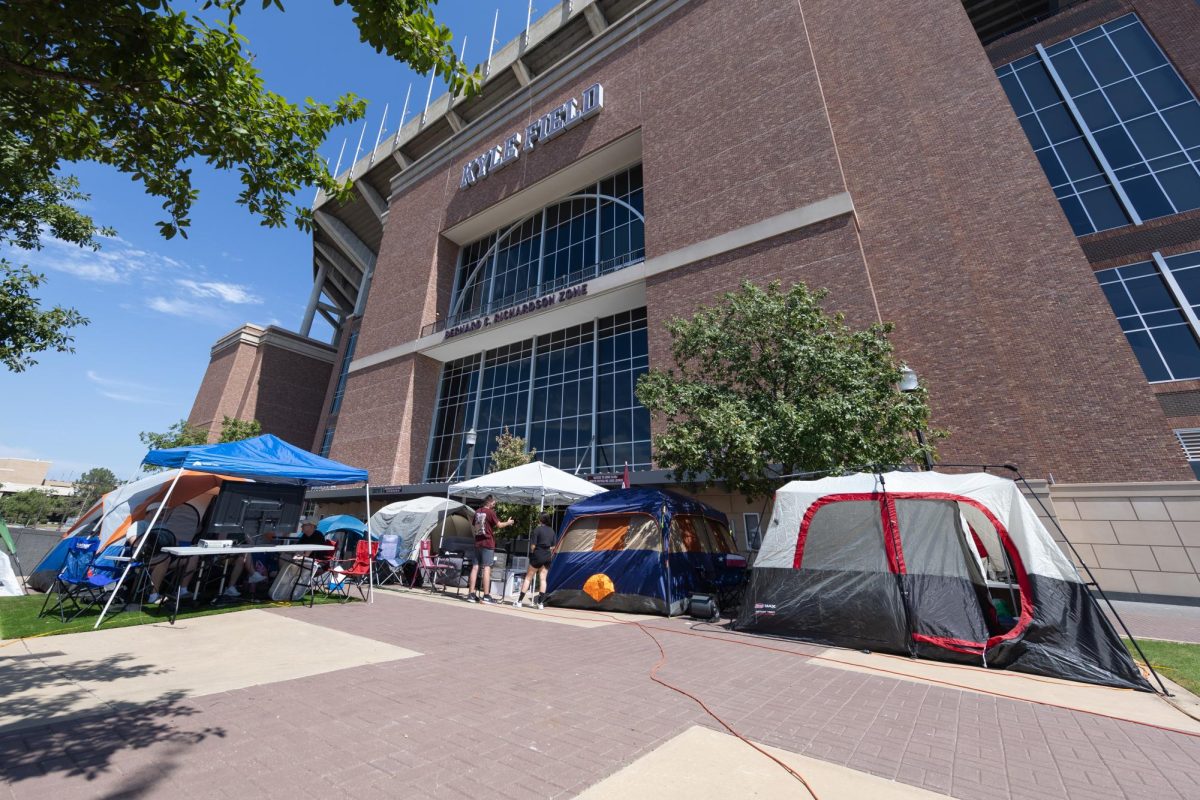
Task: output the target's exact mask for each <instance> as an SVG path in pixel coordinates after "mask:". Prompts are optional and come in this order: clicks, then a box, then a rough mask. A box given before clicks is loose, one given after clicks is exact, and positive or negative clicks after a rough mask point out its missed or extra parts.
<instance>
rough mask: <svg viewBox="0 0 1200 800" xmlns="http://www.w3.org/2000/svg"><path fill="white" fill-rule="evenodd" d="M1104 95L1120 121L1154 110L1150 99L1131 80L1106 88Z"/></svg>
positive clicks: (1134, 81)
mask: <svg viewBox="0 0 1200 800" xmlns="http://www.w3.org/2000/svg"><path fill="white" fill-rule="evenodd" d="M1104 94H1105V96H1106V97H1108V102H1110V103H1112V107H1113V108H1114V109H1115V110H1116V112H1117V116H1119V117H1120V118H1121V119H1134V118H1135V117H1140V116H1142V115H1143V114H1149V113H1150V112H1151V111H1153V110H1154V106H1153V105H1151V104H1150V99H1149V98H1148V97H1146V93H1145V92H1144V91H1142V87H1141V86H1139V85H1138V82H1137V81H1136V80H1134V79H1133V78H1129V79H1128V80H1124V81H1121V82H1120V83H1114V84H1113V85H1112V86H1106V87H1105V88H1104Z"/></svg>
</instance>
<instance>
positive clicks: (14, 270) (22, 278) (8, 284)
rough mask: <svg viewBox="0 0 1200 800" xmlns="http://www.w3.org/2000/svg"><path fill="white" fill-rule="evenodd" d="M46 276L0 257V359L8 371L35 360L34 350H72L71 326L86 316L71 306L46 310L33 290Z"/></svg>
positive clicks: (22, 366)
mask: <svg viewBox="0 0 1200 800" xmlns="http://www.w3.org/2000/svg"><path fill="white" fill-rule="evenodd" d="M43 280H45V278H44V277H43V276H42V275H38V274H36V273H34V272H31V271H30V270H29V268H28V267H23V266H22V267H19V266H16V265H14V264H11V263H9V262H8V261H7V260H5V259H2V258H0V363H2V364H4V366H5V367H6V368H8V370H9V371H11V372H24V371H25V370H26V369H27V368H29V367H32V366H34V365H35V364H37V360H36V359H34V358H33V355H34V354H35V353H41V352H44V351H46V350H57V351H58V352H60V353H73V352H75V348H74V347H73V346H72V342H74V341H75V338H74V337H73V336H72V335H71V334H70V333H69V331H70V330H71V328H74V327H76V326H79V325H87V324H88V320H87V319H86V318H85V317H84V316H83V315H82V314H80V313H79V312H78V311H76V310H75V309H73V308H63V307H62V306H55V307H54V308H51V309H48V310H45V309H43V308H42V307H41V305H40V304H39V302H38V300H37V298H35V297H34V296H33V294H32V291H33V290H34V289H36V288H37V287H38V286H40V285H41V284H42V281H43Z"/></svg>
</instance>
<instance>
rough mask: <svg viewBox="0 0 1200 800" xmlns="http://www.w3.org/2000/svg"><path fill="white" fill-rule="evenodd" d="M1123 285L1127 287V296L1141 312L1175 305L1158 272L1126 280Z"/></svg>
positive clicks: (1165, 308)
mask: <svg viewBox="0 0 1200 800" xmlns="http://www.w3.org/2000/svg"><path fill="white" fill-rule="evenodd" d="M1125 286H1126V288H1127V289H1129V296H1130V297H1132V298H1133V302H1134V305H1136V306H1137V310H1138V311H1140V312H1141V313H1143V314H1146V313H1148V312H1151V311H1164V310H1167V309H1174V308H1176V307H1177V306H1176V304H1175V300H1174V298H1172V297H1171V293H1170V291H1168V290H1167V286H1166V284H1165V283H1163V279H1162V277H1161V276H1159V275H1158V274H1154V275H1148V276H1146V277H1144V278H1134V279H1132V280H1126V281H1125Z"/></svg>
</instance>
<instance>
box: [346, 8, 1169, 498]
mask: <svg viewBox="0 0 1200 800" xmlns="http://www.w3.org/2000/svg"><path fill="white" fill-rule="evenodd" d="M1102 2H1106V3H1108V4H1109V5H1112V4H1113V3H1117V5H1113V8H1114V9H1115V10H1117V11H1119V10H1120V7H1123V6H1121V5H1120V3H1121V2H1124V0H1097V2H1096V3H1089V4H1084V5H1083V6H1081V7H1082V8H1088V7H1091V6H1097V7H1099V6H1100V5H1101V3H1102ZM1156 2H1158V3H1163V4H1165V3H1166V2H1167V0H1156ZM1153 5H1154V3H1150V2H1146V3H1138V6H1139V8H1141V7H1143V6H1145V7H1147V8H1149V7H1150V6H1153ZM1163 7H1165V6H1163ZM662 8H663V6H662V5H658V4H651V5H650V6H647V7H646V8H645V9H643V10H642V11H639V12H638V15H639V18H638V24H639V26H640V27H639V28H638V29H637V35H636V36H630V37H629V38H628V40H627V41H626V42H625V43H624V44H622V45H621V46H620V47H617V48H616V49H614V50H612V51H611V52H608V53H607V54H604V55H602V56H596V57H595V61H594V63H592V64H591V65H590V66H589V67H588V69H587V70H585V71H584V72H583V73H581V74H580V75H578V76H572V77H571V78H569V79H566V80H564V81H563V82H562V83H556V81H557V78H556V75H555V73H551V74H548V75H545V76H541V77H540V78H539V80H538V81H536V82H535V83H534V84H533V85H531V86H530V87H529V88H528V89H527V90H526V93H525V94H523V95H520V96H519V97H518V102H513V103H509V104H506V105H505V106H504V107H503V108H502V109H501V110H499V111H497V112H496V114H495V116H494V117H491V118H488V119H487V120H486V121H480V122H479V123H478V124H476V125H473V126H471V127H470V128H468V129H467V130H465V131H464V132H463V135H462V136H461V137H460V138H459V139H456V142H457V144H458V146H457V148H456V153H455V155H454V156H453V157H451V158H448V159H446V160H445V161H444V162H441V163H439V165H438V167H437V168H436V169H433V171H431V172H429V173H428V174H423V176H422V177H420V178H419V179H417V180H416V181H415V182H414V183H412V184H411V185H406V186H404V187H403V188H402V189H401V190H400V191H398V192H397V193H395V194H394V195H393V196H392V198H391V199H390V211H389V214H388V217H387V223H386V225H385V230H384V238H383V244H382V247H381V251H380V254H379V262H378V266H377V269H376V274H375V278H374V285H373V288H372V292H371V296H370V298H369V300H368V303H367V308H366V313H365V316H364V320H363V324H362V332H361V335H360V340H359V351H358V355H359V357H362V356H367V355H370V354H372V353H376V352H379V351H382V350H384V349H387V348H389V347H394V346H396V345H399V344H402V343H404V342H407V341H411V340H413V339H415V338H417V337H418V336H419V334H420V330H421V328H422V326H424V325H427V324H429V323H431V322H434V321H435V320H436V319H437V315H438V313H439V312H442V313H444V311H445V309H446V306H447V304H448V299H449V289H450V282H451V276H452V274H453V270H454V265H455V262H456V255H457V246H456V245H455V244H453V243H452V242H450V241H449V240H448V239H446V238H445V237H444V236H443V235H442V232H443V231H445V230H446V229H447V228H448V227H449V226H450V225H453V224H455V223H457V222H459V221H461V220H463V219H466V218H468V217H470V216H471V215H473V214H475V213H478V212H479V211H481V210H483V209H485V208H488V207H489V206H491V205H493V204H494V203H496V202H497V201H499V200H502V199H504V198H506V197H508V196H510V195H511V194H512V193H514V192H516V191H518V190H521V189H524V188H527V187H529V186H532V185H533V184H535V183H536V182H538V181H540V180H542V179H544V178H546V177H547V176H549V175H552V174H553V173H554V172H556V171H557V170H561V169H562V168H563V167H565V166H567V165H569V164H571V163H572V162H574V161H576V160H578V159H579V158H581V157H583V156H585V155H587V154H589V153H591V152H593V151H595V150H597V149H598V148H600V147H602V146H604V145H606V144H608V143H611V142H613V141H615V140H616V139H618V138H620V137H622V136H625V135H627V134H629V133H631V132H634V131H637V130H638V129H640V130H641V135H642V141H643V143H644V144H643V147H644V152H643V166H644V174H645V208H646V215H647V225H646V254H647V257H648V258H653V257H654V256H656V255H661V254H663V253H666V252H670V251H672V250H675V249H678V248H681V247H686V246H688V245H690V244H693V243H695V242H697V241H700V240H704V239H709V238H711V237H713V236H716V235H718V234H721V233H724V232H727V231H730V230H734V229H737V228H740V227H743V226H745V225H748V224H751V223H753V222H757V221H759V220H762V219H764V218H767V217H770V216H773V215H776V214H779V213H781V212H784V211H789V210H791V209H795V208H799V207H802V206H805V205H807V204H809V203H812V202H815V201H817V200H821V199H823V198H826V197H829V196H830V195H833V194H837V193H840V192H843V191H845V190H846V189H847V188H848V189H849V191H850V193H851V195H852V197H853V199H854V203H855V208H856V212H857V213H856V217H855V218H851V217H845V218H843V219H840V220H833V221H830V222H827V223H823V224H822V225H818V226H813V228H812V229H810V230H804V231H798V232H794V233H792V234H787V235H784V236H780V237H776V238H775V239H772V240H768V241H766V242H760V243H758V244H756V245H754V246H752V247H749V248H745V249H743V250H741V251H736V252H734V253H729V254H726V255H724V256H721V257H719V258H715V259H710V260H708V261H706V262H703V263H698V264H694V265H691V266H689V267H687V268H685V269H681V270H677V271H674V272H669V273H664V274H662V275H660V276H657V277H655V278H652V279H651V280H649V281H648V285H647V288H646V294H647V305H648V308H649V317H650V321H651V331H650V348H651V358H652V360H654V361H658V362H660V363H661V362H662V360H663V359H664V357H665V353H666V352H667V341H666V338H665V334H664V331H663V327H662V326H663V324H664V323H665V321H666V320H667V319H668V318H670V317H671V316H673V315H685V314H689V313H691V312H692V311H693V310H694V309H695V308H696V307H697V306H698V305H699V304H701V303H702V302H705V301H708V300H711V299H713V298H714V297H715V296H716V295H717V294H719V293H720V292H721V291H724V290H728V289H732V288H734V287H735V286H736V285H737V284H738V283H739V282H740V281H741V280H742V279H743V278H747V277H749V278H753V279H755V280H759V281H766V280H770V279H776V278H777V279H782V280H784V281H792V280H805V281H806V282H809V283H810V284H812V285H814V286H821V287H827V288H829V289H831V296H830V301H829V304H830V307H831V309H837V310H842V311H844V312H846V314H847V316H848V318H849V319H850V320H851V321H852V322H853V323H855V324H866V323H869V322H872V321H874V319H875V318H876V314H875V307H876V298H877V300H878V306H879V309H880V311H881V315H882V317H883V318H884V319H885V320H889V321H892V322H894V323H895V325H896V332H895V335H894V341H895V343H896V345H897V350H898V352H899V353H900V355H901V357H903V358H904V359H906V360H907V361H908V362H909V363H910V364H911V365H912V366H914V367H915V368H916V369H917V370H918V372H919V373H920V374H921V376H922V378H923V380H924V381H925V382H926V384H927V385H928V387H929V389H930V391H931V395H932V398H933V407H934V423H935V424H936V425H938V426H939V427H945V428H948V429H950V431H951V436H950V438H949V439H948V440H947V441H946V442H945V444H944V446H943V454H944V456H945V457H946V458H947V459H948V460H965V461H969V462H979V461H990V462H996V463H1003V462H1006V461H1015V462H1016V463H1018V464H1020V465H1021V467H1022V468H1023V469H1024V470H1025V471H1026V473H1027V474H1036V475H1045V474H1047V473H1053V474H1054V475H1055V477H1056V478H1058V479H1059V480H1060V481H1062V480H1070V481H1083V480H1087V481H1101V480H1119V479H1123V478H1133V479H1139V480H1157V479H1185V478H1187V477H1189V476H1190V472H1189V471H1188V469H1187V467H1186V465H1185V464H1184V462H1183V460H1182V459H1181V458H1180V457H1179V453H1178V448H1177V446H1176V444H1175V443H1174V441H1173V439H1172V437H1171V433H1170V424H1169V423H1168V421H1167V419H1166V418H1165V416H1164V414H1163V412H1162V409H1161V407H1160V406H1159V404H1158V402H1157V401H1156V400H1155V397H1154V395H1153V392H1152V391H1151V389H1150V388H1149V387H1148V386H1147V385H1146V382H1145V380H1144V378H1143V377H1142V374H1141V371H1140V369H1139V367H1138V365H1137V363H1136V361H1135V359H1134V357H1133V355H1132V353H1131V352H1130V350H1129V347H1128V345H1127V344H1126V342H1125V338H1124V336H1123V334H1122V333H1121V331H1120V329H1119V327H1118V326H1117V324H1116V321H1115V320H1114V319H1113V316H1112V313H1111V311H1110V309H1109V307H1108V304H1107V302H1106V301H1105V299H1104V297H1103V295H1102V294H1101V292H1100V290H1099V288H1098V286H1097V285H1096V282H1095V280H1094V279H1093V278H1092V276H1091V274H1090V269H1089V266H1088V260H1087V258H1086V257H1085V256H1084V254H1083V252H1082V251H1081V249H1080V246H1079V242H1078V241H1077V240H1076V238H1075V237H1074V235H1073V234H1072V233H1071V231H1070V228H1069V226H1068V225H1067V223H1066V220H1065V218H1064V217H1063V215H1062V213H1061V211H1060V209H1059V207H1058V205H1057V202H1056V201H1055V199H1054V197H1053V195H1052V193H1051V192H1050V190H1049V187H1048V186H1047V185H1046V181H1045V177H1044V175H1043V174H1042V172H1041V170H1040V167H1039V166H1038V163H1037V160H1036V158H1035V157H1034V156H1033V154H1032V152H1031V150H1030V148H1029V145H1028V142H1027V140H1026V138H1025V136H1024V134H1023V132H1022V131H1021V130H1020V127H1019V125H1018V124H1017V122H1016V119H1015V117H1014V115H1013V113H1012V110H1011V108H1010V106H1009V105H1008V101H1007V99H1006V98H1005V97H1004V94H1003V91H1002V90H1001V88H1000V85H999V83H998V81H996V79H995V76H994V73H993V68H992V65H991V64H990V63H989V60H988V57H987V55H986V54H985V53H984V51H983V49H982V48H981V46H980V44H979V42H978V39H977V38H976V37H975V34H974V31H973V30H972V28H971V26H970V23H969V21H968V19H967V17H966V15H965V13H964V12H963V10H962V8H961V6H960V5H959V4H957V3H946V2H944V0H919V1H917V2H914V4H912V5H911V7H909V8H908V10H907V11H906V14H908V15H910V16H914V17H919V18H920V19H921V20H922V24H921V25H919V26H907V27H906V28H905V29H904V35H897V29H896V28H895V27H894V26H893V25H891V24H889V21H891V20H894V19H895V11H894V5H893V4H891V3H885V2H884V1H883V0H863V2H861V3H853V4H848V3H844V2H837V0H808V1H807V2H805V3H804V4H803V12H804V13H805V14H806V15H807V19H806V20H805V19H803V18H802V17H801V6H799V5H798V4H796V3H794V2H784V1H783V0H744V1H743V2H739V3H725V2H718V1H717V0H708V1H707V2H704V1H703V0H699V1H698V2H693V3H689V4H686V5H683V6H680V7H679V8H678V10H675V11H673V12H672V13H671V14H669V15H668V16H666V17H665V18H663V19H661V20H659V19H657V18H656V17H655V15H656V14H658V13H659V12H660V11H661V10H662ZM1072 11H1074V10H1072ZM643 17H644V18H645V21H644V22H643ZM651 22H653V24H651ZM805 22H807V29H808V30H807V34H809V35H811V37H812V44H813V50H815V53H816V61H817V65H818V67H819V69H820V76H821V78H822V82H823V88H824V95H825V97H824V99H823V98H822V92H821V88H822V86H821V85H819V84H818V80H817V73H816V72H815V71H814V69H813V57H812V51H810V48H809V36H808V35H806V30H805V24H804V23H805ZM1060 22H1062V20H1060ZM1079 24H1084V23H1083V22H1079ZM618 30H619V31H624V30H625V29H624V28H622V27H621V26H618ZM622 35H625V34H624V33H622ZM587 57H589V58H591V57H592V56H591V55H589V56H587ZM569 68H570V64H569V63H568V64H567V65H566V66H564V69H569ZM595 81H601V82H603V83H604V84H605V87H606V94H607V103H606V108H605V110H604V112H603V113H602V114H599V115H598V116H596V117H594V118H592V119H589V120H587V121H585V122H584V123H582V124H581V125H579V126H577V127H576V128H574V129H572V130H570V131H569V132H567V133H566V134H564V135H563V136H561V137H559V138H558V139H556V140H554V141H553V142H552V143H549V144H548V145H547V146H546V147H544V148H539V149H537V150H534V151H533V152H532V153H528V154H525V155H524V156H522V158H521V159H520V160H519V161H518V162H517V163H515V164H513V165H512V166H510V167H508V168H507V169H505V170H503V171H502V172H500V173H497V174H496V175H495V176H493V177H490V178H488V179H487V180H485V181H482V182H481V183H479V184H478V185H477V186H475V187H473V188H472V189H470V190H468V191H459V189H458V178H459V173H460V171H461V168H462V163H463V161H464V160H465V159H466V158H469V157H471V156H474V155H476V154H477V151H478V150H480V149H481V148H482V147H484V146H487V145H489V144H491V143H493V140H496V139H498V137H499V136H501V135H502V134H504V133H507V132H508V131H510V130H518V129H520V128H521V126H522V125H524V124H525V123H526V122H527V121H528V119H529V118H530V117H531V116H532V115H536V114H540V113H541V112H542V111H543V110H544V109H546V108H549V107H551V106H552V105H553V104H554V103H555V102H561V100H562V99H564V98H566V97H569V96H572V95H573V94H575V93H576V92H577V91H578V89H579V88H581V87H582V86H584V85H587V84H588V83H591V82H595ZM825 100H827V101H828V111H827V110H826V106H825ZM831 126H832V129H833V133H832V134H831V131H830V128H831ZM835 136H836V142H837V147H836V148H835V145H834V141H835V140H834V137H835ZM843 170H844V176H845V177H844V180H843ZM856 225H857V228H858V230H860V231H861V248H862V253H865V261H864V257H863V255H862V254H861V253H860V241H859V238H858V235H857V234H856ZM868 267H869V269H868ZM437 374H438V365H437V364H435V363H434V362H427V363H425V362H422V363H420V364H418V359H416V358H415V357H406V358H404V359H399V360H397V361H395V362H391V363H389V364H386V365H380V366H379V367H377V368H373V369H370V370H364V371H362V372H361V373H352V374H351V377H350V380H349V381H348V386H347V394H346V398H345V399H344V401H343V410H342V418H341V419H340V420H339V424H338V430H337V436H336V437H335V443H334V450H333V454H334V455H335V457H345V458H346V459H347V460H350V461H351V463H361V464H363V465H368V464H369V465H370V466H371V468H372V469H373V470H377V471H379V472H378V474H376V472H373V473H372V478H373V480H382V481H385V482H396V483H403V482H411V481H414V480H418V479H419V476H420V472H421V468H422V466H423V458H424V452H425V449H426V446H427V443H428V431H429V421H430V419H431V418H432V415H433V403H434V401H435V397H436V393H437V390H436V382H437ZM1096 436H1103V437H1104V440H1105V442H1104V446H1103V447H1098V446H1097V445H1096V444H1095V437H1096ZM339 454H341V455H339Z"/></svg>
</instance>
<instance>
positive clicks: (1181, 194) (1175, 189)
mask: <svg viewBox="0 0 1200 800" xmlns="http://www.w3.org/2000/svg"><path fill="white" fill-rule="evenodd" d="M1158 180H1159V182H1160V183H1162V186H1163V188H1164V189H1165V190H1166V192H1167V196H1168V197H1170V198H1171V202H1173V203H1174V204H1175V210H1176V211H1187V210H1188V209H1192V208H1200V175H1197V174H1196V168H1195V167H1193V166H1192V165H1191V164H1188V165H1187V166H1183V167H1176V168H1175V169H1169V170H1167V171H1165V172H1160V173H1158Z"/></svg>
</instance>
